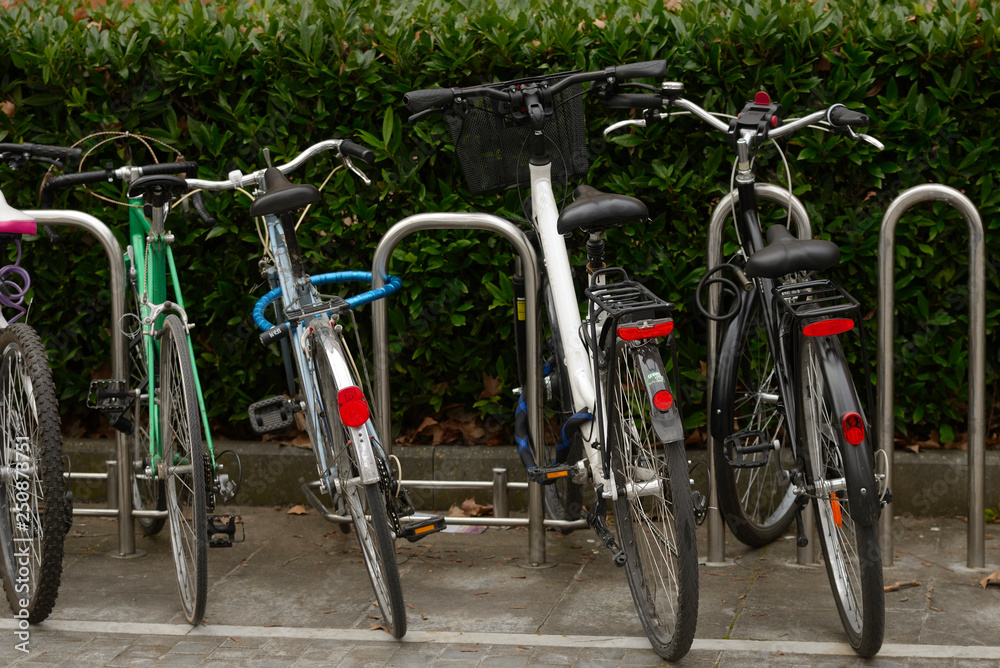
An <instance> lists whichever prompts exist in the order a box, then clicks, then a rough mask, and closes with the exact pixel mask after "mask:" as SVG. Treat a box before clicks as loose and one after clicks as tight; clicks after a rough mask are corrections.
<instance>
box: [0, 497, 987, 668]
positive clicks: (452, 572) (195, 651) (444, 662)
mask: <svg viewBox="0 0 1000 668" xmlns="http://www.w3.org/2000/svg"><path fill="white" fill-rule="evenodd" d="M286 511H287V507H285V508H282V509H281V510H275V509H274V508H272V507H250V508H244V509H242V513H243V515H244V517H245V521H246V541H245V542H243V543H241V544H239V545H237V546H235V547H233V548H230V549H220V550H212V551H210V552H209V582H210V587H211V588H210V591H209V596H208V612H207V616H206V620H205V623H204V624H203V625H201V626H199V627H197V628H192V627H190V626H189V625H187V624H186V623H185V621H184V618H183V615H182V614H181V612H180V603H179V600H178V595H177V591H176V584H175V581H174V574H173V565H172V560H171V556H170V553H169V538H168V537H167V536H166V535H162V536H157V537H154V538H142V537H138V538H137V545H138V547H139V548H140V549H141V550H144V551H145V552H146V555H145V556H143V557H141V558H137V559H124V560H123V559H116V558H112V557H110V556H109V555H110V554H116V553H117V526H116V524H115V522H114V521H111V520H105V519H100V518H79V517H78V518H77V522H76V524H75V525H74V527H73V531H72V532H71V534H70V535H69V536H68V537H67V540H66V558H65V568H64V573H63V584H62V588H61V590H60V594H59V600H58V601H57V603H56V608H55V611H54V612H53V614H52V616H51V617H50V619H49V620H48V621H46V622H45V623H43V624H41V625H38V626H35V627H32V628H31V630H30V641H29V649H30V652H29V653H28V654H23V653H22V652H19V651H18V650H17V649H16V648H15V644H16V643H17V642H18V640H17V638H16V637H15V635H14V624H13V620H9V619H5V620H0V665H14V664H16V665H19V666H21V665H24V666H28V665H36V664H37V665H63V666H154V665H155V666H219V667H222V666H227V667H228V666H261V667H264V666H275V667H277V666H344V667H348V666H483V667H486V666H495V667H498V668H499V667H507V666H511V667H521V666H658V665H662V662H661V661H660V660H659V658H658V657H657V656H656V654H655V653H654V652H653V651H652V650H651V649H649V645H648V643H647V641H646V638H645V636H644V635H643V632H642V629H641V627H640V625H639V622H638V620H637V619H636V616H635V611H634V609H633V606H632V601H631V597H630V595H629V592H628V587H627V585H626V583H625V575H624V572H623V571H622V570H620V569H616V568H615V567H614V566H613V565H612V564H611V563H610V559H609V554H608V553H607V551H606V550H604V549H603V548H599V547H598V543H597V542H596V541H595V539H594V536H593V534H592V533H591V532H590V531H589V530H581V531H577V532H575V533H572V534H570V535H568V536H563V535H561V534H558V533H554V532H549V533H548V534H547V561H548V562H549V563H553V564H555V565H554V566H553V567H551V568H543V569H531V568H523V567H522V564H524V563H525V562H526V556H527V532H526V531H523V530H498V529H489V530H486V531H484V532H482V533H443V534H436V535H433V536H430V537H428V538H426V539H425V540H423V541H421V542H419V543H416V544H410V543H406V542H400V544H399V549H398V551H399V555H400V561H401V562H402V564H401V566H400V571H401V574H402V580H403V588H404V594H405V596H406V601H407V608H408V611H407V612H408V621H409V632H408V633H407V635H406V637H405V638H404V639H403V641H396V640H394V639H392V638H391V637H390V636H389V635H388V634H386V633H384V632H383V631H381V630H379V629H377V628H373V627H374V626H375V623H376V622H377V615H375V614H374V613H373V606H372V604H371V593H370V586H369V583H368V579H367V577H366V575H365V571H364V566H363V565H362V563H361V560H360V556H359V553H358V551H357V549H356V544H355V542H354V541H355V539H354V536H353V534H350V535H344V534H342V533H341V531H340V530H339V529H338V528H337V527H335V526H333V525H330V524H328V523H326V522H325V521H324V520H323V519H322V518H320V517H318V516H317V515H316V513H315V512H314V511H312V510H310V511H309V513H308V514H307V515H301V516H297V515H289V514H287V512H286ZM465 529H466V528H464V527H463V530H465ZM991 529H992V527H991ZM896 531H897V535H896V540H895V546H896V563H895V565H894V566H893V567H891V568H887V569H886V571H885V579H886V583H887V584H891V583H893V582H897V581H900V582H904V581H910V580H916V581H918V582H919V583H920V584H919V585H918V586H914V587H910V588H905V589H901V590H900V591H898V592H892V593H888V594H886V606H887V628H886V637H885V643H886V644H885V646H884V647H883V649H882V652H881V653H880V654H879V656H878V657H876V658H875V659H873V660H868V661H863V660H860V659H858V658H857V657H856V656H855V655H854V654H853V652H851V650H850V647H849V646H848V645H847V644H846V643H845V642H844V636H843V632H842V630H841V626H840V619H839V617H838V616H837V613H836V610H835V608H834V604H833V598H832V596H831V593H830V589H829V583H828V580H827V577H826V573H825V571H824V570H823V569H822V567H820V566H816V565H813V566H800V565H797V564H796V563H795V559H796V550H795V546H794V539H793V537H786V539H785V540H783V541H779V542H777V543H775V544H773V545H771V546H768V547H766V548H763V549H758V550H749V549H746V548H744V547H741V546H738V545H735V544H732V543H730V544H729V545H728V547H727V556H728V557H730V559H731V562H730V563H729V564H727V565H724V566H702V567H701V574H700V578H701V579H700V584H701V598H700V613H699V621H698V633H697V636H696V640H695V644H694V648H693V649H692V651H691V652H690V654H689V655H688V656H687V657H686V658H685V659H684V660H683V661H681V662H680V663H679V665H683V666H720V667H730V666H762V665H763V666H770V665H775V666H789V667H799V666H817V667H827V666H830V667H833V666H935V667H937V666H954V667H956V668H958V667H962V668H966V667H969V668H971V667H979V666H982V667H984V668H985V667H986V666H991V667H995V666H997V665H1000V632H998V629H1000V587H995V586H991V587H989V588H987V589H983V588H982V587H980V585H979V581H980V580H981V579H982V578H983V577H984V576H985V575H987V574H988V573H989V572H992V571H993V570H996V568H997V566H996V564H997V562H1000V540H998V538H1000V527H997V530H996V531H988V540H987V543H986V545H987V562H988V565H991V566H992V568H990V569H987V570H985V571H970V570H968V569H966V568H965V567H964V563H965V523H964V521H962V520H960V519H952V518H947V519H942V518H919V519H913V518H902V519H900V520H899V521H898V522H896ZM700 538H701V543H700V552H701V553H702V555H704V553H705V536H704V531H702V532H701V534H700Z"/></svg>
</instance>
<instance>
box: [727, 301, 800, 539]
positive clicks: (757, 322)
mask: <svg viewBox="0 0 1000 668" xmlns="http://www.w3.org/2000/svg"><path fill="white" fill-rule="evenodd" d="M749 304H750V306H749V308H750V311H749V313H747V314H746V315H742V316H740V317H738V319H737V320H734V321H732V323H731V324H730V327H729V328H728V329H727V330H726V333H725V336H724V337H723V340H722V346H721V348H720V350H721V351H722V354H721V355H720V360H719V366H718V369H717V370H716V382H715V383H714V385H713V392H714V395H715V396H714V397H713V400H712V404H713V406H712V408H713V413H715V414H716V415H717V417H718V419H717V420H716V421H714V422H713V425H714V427H713V434H712V436H713V440H714V456H715V458H716V459H715V461H716V467H715V471H716V475H715V478H716V486H717V489H718V494H719V508H720V510H721V511H722V513H723V515H724V516H725V518H726V524H727V525H728V526H729V529H730V531H732V532H733V535H734V536H736V538H737V539H738V540H740V541H741V542H742V543H744V544H746V545H749V546H751V547H762V546H764V545H767V544H768V543H770V542H772V541H774V540H775V539H777V538H778V537H780V536H781V535H782V534H784V533H785V529H787V528H788V526H789V524H790V523H791V521H792V520H793V519H794V517H795V495H794V494H793V492H792V484H791V478H790V476H789V475H788V471H789V470H791V469H792V468H794V456H793V453H792V448H791V443H790V441H789V438H790V434H789V432H788V429H787V428H786V424H785V417H784V415H783V414H782V412H781V410H779V408H778V403H779V391H780V390H779V386H778V378H777V373H776V370H775V366H774V358H773V356H772V355H771V350H770V347H769V346H768V343H767V332H766V329H765V328H764V323H763V319H762V317H761V312H760V300H759V299H757V298H755V297H754V298H751V300H750V302H749ZM727 351H732V352H731V353H728V352H727ZM750 430H756V431H760V432H762V433H763V434H764V440H766V442H769V443H773V442H775V441H777V442H778V443H779V444H780V445H779V449H778V450H777V451H773V450H772V451H770V452H768V453H755V454H749V455H746V457H745V459H746V460H748V461H750V462H760V461H763V459H764V458H765V457H766V458H767V463H766V464H764V465H762V466H757V467H747V468H738V467H734V466H732V465H730V464H729V461H730V460H735V459H736V453H735V450H734V449H733V448H732V447H727V446H726V443H725V441H726V438H727V437H729V436H730V435H732V434H734V433H737V432H747V431H750Z"/></svg>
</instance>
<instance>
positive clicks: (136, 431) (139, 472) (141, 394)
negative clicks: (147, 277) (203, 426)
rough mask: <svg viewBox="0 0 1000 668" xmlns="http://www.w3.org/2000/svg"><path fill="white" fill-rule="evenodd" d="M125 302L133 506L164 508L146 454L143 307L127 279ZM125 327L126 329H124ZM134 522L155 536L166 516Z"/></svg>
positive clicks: (159, 483)
mask: <svg viewBox="0 0 1000 668" xmlns="http://www.w3.org/2000/svg"><path fill="white" fill-rule="evenodd" d="M126 290H127V295H128V297H127V299H128V304H127V305H126V309H125V315H124V316H123V318H122V326H123V329H125V335H126V338H127V339H128V363H129V387H128V389H129V391H130V392H132V393H133V403H132V410H131V413H132V415H131V417H132V435H131V436H130V437H129V440H130V441H131V446H132V508H134V509H135V510H161V511H162V510H166V509H167V496H166V491H165V488H164V485H163V479H162V478H159V477H157V476H156V475H155V473H154V472H153V471H152V468H151V466H152V464H151V462H150V454H149V440H150V429H152V428H153V427H152V425H150V422H149V397H150V394H151V392H150V386H149V371H148V365H147V359H146V337H145V335H144V334H143V333H142V311H141V310H140V308H139V291H138V287H137V286H136V284H135V283H134V282H131V281H130V282H129V286H128V287H127V288H126ZM126 328H127V329H126ZM136 522H137V523H138V525H139V530H140V531H142V533H143V535H144V536H155V535H156V534H158V533H160V531H162V530H163V527H164V526H165V525H166V522H167V519H166V518H165V517H137V518H136Z"/></svg>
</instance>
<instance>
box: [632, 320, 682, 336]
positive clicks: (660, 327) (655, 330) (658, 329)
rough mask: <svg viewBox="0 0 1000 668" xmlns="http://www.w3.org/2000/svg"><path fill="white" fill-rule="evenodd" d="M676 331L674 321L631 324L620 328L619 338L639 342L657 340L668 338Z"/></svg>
mask: <svg viewBox="0 0 1000 668" xmlns="http://www.w3.org/2000/svg"><path fill="white" fill-rule="evenodd" d="M672 331H674V321H673V320H667V321H664V322H654V323H648V324H641V323H640V324H634V323H633V324H629V325H622V326H621V327H619V328H618V336H619V338H621V339H623V340H625V341H639V340H640V339H655V338H658V337H661V336H667V335H668V334H670V332H672Z"/></svg>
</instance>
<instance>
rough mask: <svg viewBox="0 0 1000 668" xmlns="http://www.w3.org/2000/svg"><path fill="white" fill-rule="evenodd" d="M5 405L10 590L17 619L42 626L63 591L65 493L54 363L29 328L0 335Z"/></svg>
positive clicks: (3, 518)
mask: <svg viewBox="0 0 1000 668" xmlns="http://www.w3.org/2000/svg"><path fill="white" fill-rule="evenodd" d="M0 402H2V404H3V405H2V407H0V428H2V439H3V440H2V457H3V461H2V464H3V466H4V467H10V471H11V474H10V476H9V477H8V478H7V479H6V480H5V481H4V482H3V493H2V494H0V504H2V508H0V553H2V554H0V567H2V578H3V588H4V592H5V593H6V595H7V602H8V603H9V604H10V607H11V611H12V612H13V613H14V616H15V617H16V618H19V619H25V617H23V616H22V615H24V614H26V615H27V616H26V619H27V621H28V623H29V624H37V623H39V622H41V621H42V620H44V619H45V618H46V617H48V616H49V614H50V613H51V612H52V608H53V606H54V605H55V601H56V597H57V596H58V593H59V584H60V579H61V576H62V560H63V539H64V536H65V535H66V529H67V516H66V500H65V499H66V496H65V494H66V492H65V481H64V480H63V464H62V437H61V436H60V421H59V405H58V402H57V400H56V391H55V385H54V384H53V382H52V371H51V369H50V368H49V358H48V355H46V353H45V347H44V346H43V345H42V342H41V339H40V338H39V337H38V334H37V333H36V332H35V330H34V329H32V328H31V327H30V326H28V325H25V324H23V323H16V324H13V325H9V326H8V327H5V328H3V329H2V330H0ZM25 505H27V506H28V507H27V508H25ZM25 538H29V540H27V541H26V540H24V539H25ZM25 552H27V554H25ZM25 556H27V557H28V559H27V562H28V563H27V564H25V563H24V559H23V557H25ZM24 602H27V605H24Z"/></svg>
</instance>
